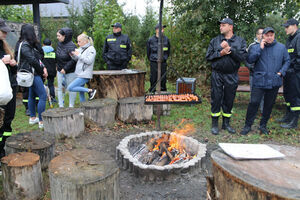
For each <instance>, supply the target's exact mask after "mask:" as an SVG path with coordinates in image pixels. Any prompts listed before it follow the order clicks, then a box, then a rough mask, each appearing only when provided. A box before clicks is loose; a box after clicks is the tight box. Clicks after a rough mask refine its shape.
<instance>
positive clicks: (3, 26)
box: [0, 19, 11, 33]
mask: <svg viewBox="0 0 300 200" xmlns="http://www.w3.org/2000/svg"><path fill="white" fill-rule="evenodd" d="M0 30H1V31H3V32H6V33H8V32H11V29H10V28H9V27H8V26H7V25H6V24H5V21H4V20H3V19H0Z"/></svg>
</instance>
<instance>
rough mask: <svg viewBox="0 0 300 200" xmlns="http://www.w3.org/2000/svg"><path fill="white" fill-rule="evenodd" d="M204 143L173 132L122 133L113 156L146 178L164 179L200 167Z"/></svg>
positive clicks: (204, 151) (137, 174)
mask: <svg viewBox="0 0 300 200" xmlns="http://www.w3.org/2000/svg"><path fill="white" fill-rule="evenodd" d="M205 153H206V145H205V144H201V143H199V142H198V141H197V140H195V139H193V138H192V137H187V136H184V135H181V134H178V133H175V132H166V131H160V132H159V131H153V132H145V133H140V134H138V135H130V136H127V137H125V138H124V139H123V140H122V141H121V142H120V144H119V145H118V146H117V153H116V159H117V160H118V162H119V164H120V165H121V166H122V167H123V168H124V169H129V170H130V172H133V173H134V175H135V176H136V177H141V178H142V179H144V180H145V181H155V180H158V181H160V180H167V179H170V178H172V177H174V176H176V175H179V174H185V173H187V172H189V173H190V172H192V171H194V170H195V169H198V168H200V166H201V158H203V157H204V156H205Z"/></svg>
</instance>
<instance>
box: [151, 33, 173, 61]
mask: <svg viewBox="0 0 300 200" xmlns="http://www.w3.org/2000/svg"><path fill="white" fill-rule="evenodd" d="M170 49H171V45H170V41H169V39H168V38H167V36H163V52H164V54H163V62H166V61H167V59H168V57H169V55H170ZM157 53H158V37H156V35H154V36H152V37H151V38H149V39H148V41H147V57H148V59H149V60H150V61H151V62H157V59H158V54H157Z"/></svg>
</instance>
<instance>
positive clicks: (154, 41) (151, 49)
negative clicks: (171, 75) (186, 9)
mask: <svg viewBox="0 0 300 200" xmlns="http://www.w3.org/2000/svg"><path fill="white" fill-rule="evenodd" d="M162 38H163V43H162V44H163V60H162V63H161V75H163V74H165V72H166V71H167V59H168V57H169V55H170V48H171V45H170V40H169V39H168V38H167V36H163V37H162ZM147 57H148V60H149V61H150V85H151V87H150V91H152V92H155V86H156V82H157V60H158V37H156V35H153V36H152V37H151V38H149V39H148V41H147ZM166 83H167V77H166V76H164V77H162V79H161V91H167V86H166Z"/></svg>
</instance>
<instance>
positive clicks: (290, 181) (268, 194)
mask: <svg viewBox="0 0 300 200" xmlns="http://www.w3.org/2000/svg"><path fill="white" fill-rule="evenodd" d="M270 146H271V147H272V148H274V149H276V150H278V151H280V152H281V153H283V154H284V155H285V156H286V157H285V158H284V159H273V160H242V161H241V160H234V159H233V158H231V157H230V156H227V155H226V154H225V153H224V152H223V151H221V150H215V151H214V152H213V153H212V155H211V158H212V164H213V178H214V184H215V185H214V189H215V191H216V194H215V196H216V198H217V199H219V200H249V199H255V200H268V199H272V200H291V199H300V148H297V147H290V146H277V145H270Z"/></svg>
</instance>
